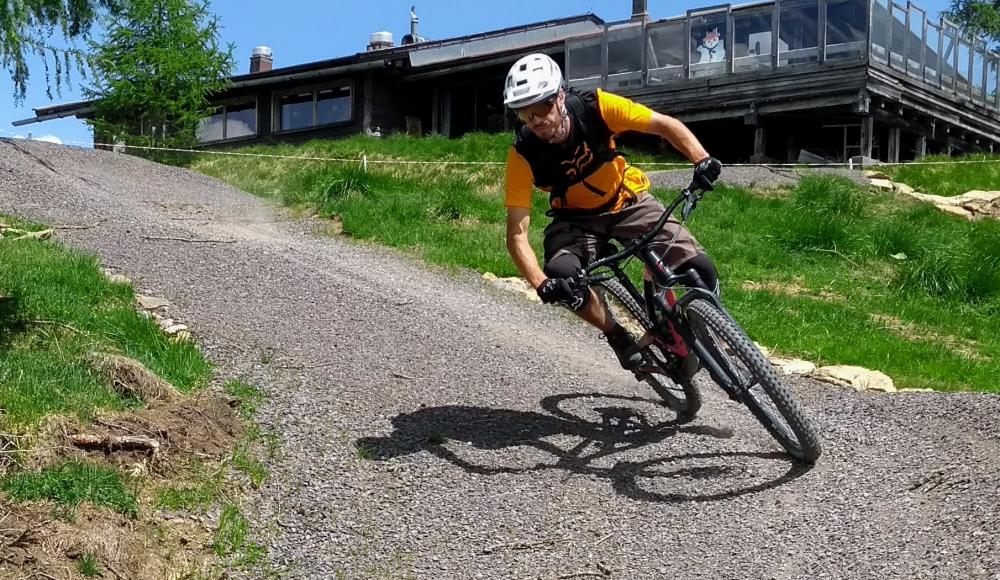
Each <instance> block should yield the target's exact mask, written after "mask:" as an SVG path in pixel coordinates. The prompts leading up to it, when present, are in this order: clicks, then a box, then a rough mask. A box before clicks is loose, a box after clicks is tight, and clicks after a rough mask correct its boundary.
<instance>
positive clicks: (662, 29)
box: [646, 21, 687, 85]
mask: <svg viewBox="0 0 1000 580" xmlns="http://www.w3.org/2000/svg"><path fill="white" fill-rule="evenodd" d="M686 44H687V43H686V42H685V41H684V22H682V21H676V22H667V23H665V24H663V25H657V26H656V27H650V28H649V47H648V48H649V56H648V58H649V60H648V63H647V68H648V72H647V75H646V82H647V83H648V84H651V85H658V84H661V83H665V82H668V81H673V80H679V79H682V78H684V53H685V52H686V51H687V46H686Z"/></svg>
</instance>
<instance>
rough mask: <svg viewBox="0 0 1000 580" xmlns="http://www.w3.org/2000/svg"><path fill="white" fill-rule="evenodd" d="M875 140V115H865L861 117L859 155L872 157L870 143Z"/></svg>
mask: <svg viewBox="0 0 1000 580" xmlns="http://www.w3.org/2000/svg"><path fill="white" fill-rule="evenodd" d="M874 140H875V117H872V116H871V115H865V116H864V117H862V118H861V156H862V157H865V158H868V159H871V158H872V143H873V142H874Z"/></svg>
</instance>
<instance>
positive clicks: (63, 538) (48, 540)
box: [0, 391, 243, 580]
mask: <svg viewBox="0 0 1000 580" xmlns="http://www.w3.org/2000/svg"><path fill="white" fill-rule="evenodd" d="M236 404H237V401H236V400H235V399H232V398H230V397H228V396H227V395H224V394H221V393H216V392H210V391H204V392H200V393H198V394H195V395H193V396H181V397H179V398H175V399H174V400H171V401H159V402H156V403H154V404H153V405H151V406H150V407H149V408H145V409H138V410H132V411H127V412H121V413H102V414H99V415H97V416H96V417H94V418H93V421H92V422H91V423H89V424H84V423H82V422H81V421H79V420H77V419H75V418H69V417H55V418H51V419H50V420H48V421H46V423H45V424H44V425H43V427H42V429H41V430H40V432H39V434H38V435H37V436H36V437H34V438H33V439H34V441H32V443H33V445H32V450H29V452H28V453H26V454H24V455H23V463H22V465H21V467H22V468H27V469H41V468H43V467H45V466H47V465H54V464H59V463H61V462H63V461H72V460H77V461H87V462H89V463H96V464H99V465H107V466H115V467H117V468H118V469H120V470H121V471H122V472H124V473H128V474H129V475H130V476H132V477H133V478H135V480H134V481H136V483H137V485H138V487H139V488H140V489H141V490H150V489H152V488H154V487H155V486H156V485H157V484H160V483H164V482H169V481H171V480H173V479H175V478H178V477H180V478H182V479H183V477H184V474H185V470H187V469H188V468H189V466H190V465H192V464H194V463H209V464H211V463H221V462H222V461H223V460H224V458H225V457H226V455H227V454H228V451H229V450H230V449H232V447H233V444H234V442H235V441H236V440H237V439H238V438H239V437H241V436H242V433H243V424H242V422H241V421H240V419H239V417H238V416H237V414H236V411H235V409H234V407H235V406H236ZM80 433H86V434H92V435H95V436H98V437H117V436H126V435H132V436H142V437H146V438H149V439H151V440H155V441H156V442H158V446H157V449H156V451H155V452H149V451H143V450H125V451H114V452H109V451H101V450H98V451H93V450H91V451H87V450H84V449H79V448H76V447H74V446H73V445H72V444H71V443H70V437H71V436H72V435H74V434H80ZM0 445H2V443H0ZM35 451H37V452H35ZM10 467H13V466H8V468H10ZM2 470H3V466H0V472H2ZM139 495H140V515H139V517H138V518H137V519H131V518H129V517H128V516H125V515H122V514H119V513H116V512H114V511H112V510H109V509H103V508H97V507H94V506H91V505H89V504H86V503H85V504H82V505H80V506H78V507H77V508H75V509H73V510H66V509H65V507H63V506H57V505H56V504H54V503H52V502H49V501H42V502H28V503H11V502H9V501H7V500H6V499H4V498H3V497H0V579H5V578H46V577H58V578H60V579H69V578H83V576H82V575H81V573H80V571H79V569H78V563H79V560H80V559H81V558H84V557H86V556H90V557H93V558H94V559H96V562H97V566H98V569H99V570H100V571H101V573H102V575H101V577H103V578H121V579H125V578H128V579H133V578H134V579H140V580H145V579H149V580H153V579H161V578H165V577H191V576H193V577H198V578H214V577H220V576H221V575H222V572H221V568H220V566H219V562H218V561H217V559H216V558H215V555H214V553H213V552H212V551H211V549H209V546H210V545H211V542H212V534H213V526H212V525H211V522H210V521H209V518H204V517H198V516H192V515H191V514H176V517H173V516H172V515H170V514H166V515H165V514H162V513H156V512H154V510H153V509H152V507H151V502H152V499H153V498H152V495H153V494H152V493H145V492H142V491H140V494H139ZM43 574H44V575H43ZM46 575H47V576H46Z"/></svg>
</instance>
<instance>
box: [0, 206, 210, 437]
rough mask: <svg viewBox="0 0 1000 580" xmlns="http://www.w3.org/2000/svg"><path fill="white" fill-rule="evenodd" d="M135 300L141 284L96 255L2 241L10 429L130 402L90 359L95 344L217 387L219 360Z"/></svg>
mask: <svg viewBox="0 0 1000 580" xmlns="http://www.w3.org/2000/svg"><path fill="white" fill-rule="evenodd" d="M0 217H2V216H0ZM2 221H5V222H7V223H10V222H11V221H13V220H11V219H10V218H3V219H2ZM133 301H134V291H133V290H132V288H131V286H128V285H124V284H115V283H112V282H110V281H108V280H107V279H106V278H105V276H104V275H103V274H102V273H101V270H100V267H99V264H98V263H97V261H96V260H95V259H94V258H93V257H91V256H88V255H85V254H82V253H79V252H75V251H71V250H68V249H66V248H64V247H62V246H60V245H59V244H56V243H51V242H40V241H33V240H21V241H12V240H8V241H0V407H2V408H3V409H4V410H5V412H4V414H3V416H2V417H0V427H3V426H5V425H6V426H7V427H8V428H12V427H24V426H30V425H32V424H34V423H36V422H37V421H38V420H39V419H40V418H41V417H43V416H45V415H47V414H51V413H70V414H76V415H78V416H81V417H86V416H88V415H89V414H90V413H92V412H93V411H94V410H95V409H98V408H110V409H121V408H123V407H124V406H126V405H128V404H130V402H129V401H125V400H122V399H121V398H120V397H119V396H118V395H116V394H115V393H114V392H113V391H112V390H111V389H110V388H109V387H108V386H107V385H106V384H104V383H103V382H102V381H101V379H100V378H99V377H98V376H96V374H95V373H94V372H93V371H92V370H91V369H90V368H89V367H88V365H86V364H85V363H84V362H83V359H84V357H85V356H86V354H87V353H88V352H91V351H94V350H98V351H111V352H117V353H120V354H122V355H125V356H129V357H132V358H134V359H137V360H138V361H140V362H142V363H143V364H144V365H146V367H147V368H149V369H150V370H151V371H153V372H154V373H156V374H157V375H159V376H161V377H163V378H164V379H166V380H167V381H169V382H170V383H172V384H173V385H175V386H176V387H177V388H179V389H180V390H181V391H191V390H193V389H197V388H199V387H201V386H203V385H205V384H207V381H208V379H209V377H210V375H211V366H210V365H209V363H208V362H207V361H206V360H205V358H204V356H203V355H202V354H201V353H200V351H199V350H198V349H197V347H196V346H195V345H193V344H191V343H188V342H177V341H172V340H170V339H169V338H168V337H167V336H165V335H164V334H163V333H162V332H161V331H160V330H159V328H158V327H157V326H156V324H154V323H153V322H151V321H149V320H147V319H145V318H144V317H142V316H141V315H139V313H138V312H136V310H135V307H134V306H133Z"/></svg>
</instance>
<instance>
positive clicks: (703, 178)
mask: <svg viewBox="0 0 1000 580" xmlns="http://www.w3.org/2000/svg"><path fill="white" fill-rule="evenodd" d="M721 173H722V162H720V161H719V160H718V159H716V158H715V157H706V158H705V159H702V160H701V161H699V162H698V163H696V164H695V166H694V183H695V185H696V186H697V187H698V189H701V190H702V191H712V189H713V184H714V183H715V180H716V179H718V178H719V175H720V174H721Z"/></svg>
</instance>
